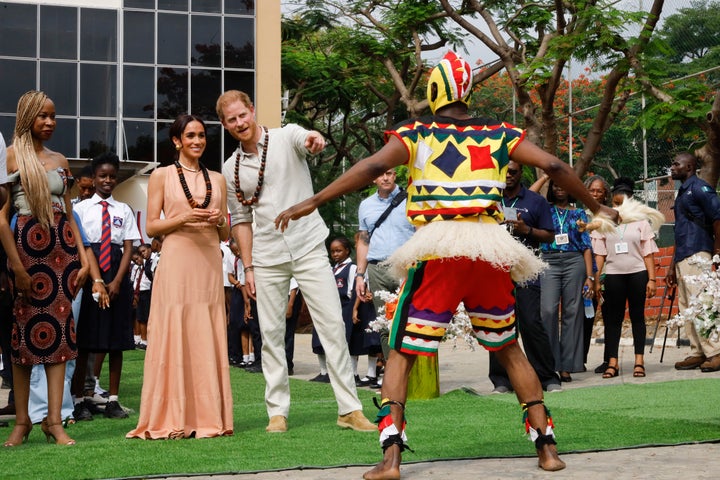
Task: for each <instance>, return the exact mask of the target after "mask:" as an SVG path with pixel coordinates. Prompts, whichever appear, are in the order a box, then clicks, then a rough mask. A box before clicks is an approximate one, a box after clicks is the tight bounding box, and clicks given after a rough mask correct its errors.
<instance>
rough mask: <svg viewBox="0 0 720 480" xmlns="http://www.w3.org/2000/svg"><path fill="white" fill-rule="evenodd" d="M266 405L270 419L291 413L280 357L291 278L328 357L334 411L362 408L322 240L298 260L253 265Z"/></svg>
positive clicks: (282, 356) (282, 357) (284, 361)
mask: <svg viewBox="0 0 720 480" xmlns="http://www.w3.org/2000/svg"><path fill="white" fill-rule="evenodd" d="M254 273H255V288H256V292H257V306H258V316H259V317H260V318H259V319H258V320H259V323H260V334H261V335H262V341H263V345H262V368H263V375H264V376H265V383H266V385H265V405H266V408H267V413H268V416H269V417H272V416H274V415H282V416H284V417H287V416H288V414H289V412H290V382H289V380H288V370H287V359H286V357H285V312H286V311H287V301H288V291H289V288H290V279H291V278H292V277H294V278H295V280H296V281H297V283H298V286H299V288H300V291H301V292H302V294H303V298H304V299H305V303H306V304H307V306H308V310H309V311H310V316H311V317H312V321H313V325H314V328H315V331H317V333H318V336H319V337H320V342H322V345H323V348H324V349H325V355H326V356H327V365H328V373H329V374H330V384H331V386H332V388H333V391H334V393H335V399H336V401H337V404H338V414H339V415H345V414H347V413H349V412H352V411H354V410H362V404H361V403H360V400H359V399H358V396H357V389H356V387H355V378H354V376H353V373H352V368H351V364H350V355H349V352H348V346H347V342H346V341H345V324H344V323H343V320H342V312H341V306H340V296H339V295H338V290H337V285H336V284H335V277H334V276H333V274H332V270H331V268H330V261H329V259H328V256H327V252H326V251H325V245H324V243H320V244H318V245H317V246H316V247H315V248H314V249H313V250H311V251H310V253H308V254H306V255H304V256H303V257H301V258H298V259H295V260H292V261H290V262H287V263H282V264H280V265H273V266H269V267H260V266H256V267H255V269H254Z"/></svg>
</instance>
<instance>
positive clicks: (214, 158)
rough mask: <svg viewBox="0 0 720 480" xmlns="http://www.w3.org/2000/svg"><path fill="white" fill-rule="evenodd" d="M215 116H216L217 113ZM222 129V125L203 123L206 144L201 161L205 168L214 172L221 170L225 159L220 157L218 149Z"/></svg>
mask: <svg viewBox="0 0 720 480" xmlns="http://www.w3.org/2000/svg"><path fill="white" fill-rule="evenodd" d="M215 117H216V118H217V115H216V116H215ZM223 130H225V129H224V128H223V127H222V125H219V124H210V123H206V124H205V134H206V135H207V145H206V146H205V152H204V153H203V156H202V162H203V164H204V165H205V166H206V167H207V168H209V169H210V170H215V171H216V172H222V165H223V161H224V160H225V159H224V158H222V155H221V153H222V152H221V149H220V139H221V137H222V132H223Z"/></svg>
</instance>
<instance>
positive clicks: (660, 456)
mask: <svg viewBox="0 0 720 480" xmlns="http://www.w3.org/2000/svg"><path fill="white" fill-rule="evenodd" d="M648 330H649V332H648V334H652V329H648ZM663 333H664V331H663V329H660V335H659V336H660V338H662V337H661V335H662V334H663ZM627 342H628V341H627V339H623V344H625V345H621V347H620V366H621V369H620V375H619V376H618V377H617V378H613V379H603V378H602V377H601V375H597V374H595V373H592V369H594V368H595V366H597V365H598V364H599V363H600V362H601V360H602V354H603V346H602V345H593V346H592V347H591V348H590V355H589V359H588V365H587V367H588V369H589V370H590V371H588V372H583V373H573V374H572V377H573V381H572V382H571V383H565V384H563V388H564V389H566V390H568V389H573V388H585V387H591V386H597V385H612V384H620V383H626V382H627V383H644V382H659V381H670V380H687V379H695V378H715V379H717V380H718V381H720V372H715V373H702V372H700V370H691V371H684V372H681V371H678V370H675V369H674V368H673V365H674V363H675V362H676V361H678V360H682V359H683V358H685V356H687V355H688V353H689V350H690V349H689V347H685V346H683V347H680V348H678V347H675V346H674V343H673V342H674V340H673V339H670V340H669V342H670V343H671V344H670V345H669V346H667V347H666V349H665V352H664V358H663V362H662V363H660V356H661V353H662V347H661V345H660V344H659V345H657V346H654V347H653V351H652V353H650V352H649V347H648V348H646V355H645V366H646V369H647V377H645V378H634V377H633V376H632V366H633V363H634V356H633V351H632V346H630V345H627ZM295 352H296V354H295V355H296V358H295V377H294V378H296V379H305V380H308V379H310V378H312V377H314V376H315V375H316V374H317V361H316V359H315V356H314V355H313V354H312V350H311V348H310V335H298V336H297V338H296V346H295ZM487 358H488V356H487V353H486V352H484V351H482V350H481V349H480V348H478V349H476V351H471V350H469V349H468V348H467V347H465V346H459V347H458V348H457V349H453V348H452V345H449V344H446V343H443V344H441V349H440V390H441V392H442V393H445V392H448V391H450V390H455V389H457V388H461V387H465V388H471V389H473V390H475V391H476V392H477V393H479V394H481V395H488V394H490V392H491V391H492V383H491V382H490V381H489V380H488V379H487ZM360 364H361V368H360V371H361V372H362V371H363V369H364V368H365V366H366V365H367V363H366V361H365V359H361V362H360ZM0 392H1V393H0V405H5V404H6V400H7V392H8V390H2V391H0ZM550 395H562V392H560V393H552V394H550ZM708 412H714V413H715V414H717V412H718V399H715V401H709V403H708ZM6 418H7V417H6ZM718 437H720V428H719V432H718ZM379 456H380V455H379V450H378V458H379ZM562 458H563V460H564V461H565V462H566V463H567V468H566V469H565V470H563V471H560V472H555V473H550V472H544V471H542V470H540V469H538V468H537V460H536V459H535V458H530V457H527V458H502V459H479V460H452V461H437V462H422V463H405V464H403V466H402V478H403V480H428V479H438V478H444V479H448V480H470V479H472V480H475V479H477V478H484V479H511V478H513V479H514V478H553V480H555V479H578V478H586V479H590V478H592V479H593V480H595V479H611V480H628V479H653V480H675V479H677V478H684V479H687V480H695V479H716V478H718V472H720V443H708V444H696V445H680V446H673V447H661V448H637V449H626V450H617V451H605V452H589V453H577V454H571V455H563V456H562ZM406 460H407V461H411V460H412V454H408V455H407V456H406ZM367 470H368V466H353V467H346V468H333V469H306V470H285V471H279V472H262V473H253V474H238V475H213V476H212V477H209V476H208V477H202V476H201V477H197V476H196V477H194V478H212V479H213V480H291V479H292V480H338V479H360V478H362V474H363V472H365V471H367ZM167 478H168V480H179V479H180V478H184V477H167Z"/></svg>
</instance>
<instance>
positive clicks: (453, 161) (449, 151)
mask: <svg viewBox="0 0 720 480" xmlns="http://www.w3.org/2000/svg"><path fill="white" fill-rule="evenodd" d="M465 160H466V157H465V155H463V154H462V153H460V152H459V151H458V149H457V147H455V145H453V144H452V143H448V144H447V146H446V147H445V151H444V152H443V154H442V155H440V156H439V157H438V158H436V159H435V161H434V162H433V165H435V166H436V167H437V168H439V169H440V170H441V171H442V172H443V173H444V174H445V175H447V176H448V177H450V178H452V177H453V175H455V170H457V168H458V167H459V166H460V165H461V164H462V163H463V162H464V161H465Z"/></svg>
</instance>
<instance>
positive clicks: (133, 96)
mask: <svg viewBox="0 0 720 480" xmlns="http://www.w3.org/2000/svg"><path fill="white" fill-rule="evenodd" d="M154 102H155V69H154V68H153V67H132V66H128V67H125V73H124V75H123V116H125V117H139V118H153V116H154V113H155V108H154V107H155V105H154Z"/></svg>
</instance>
